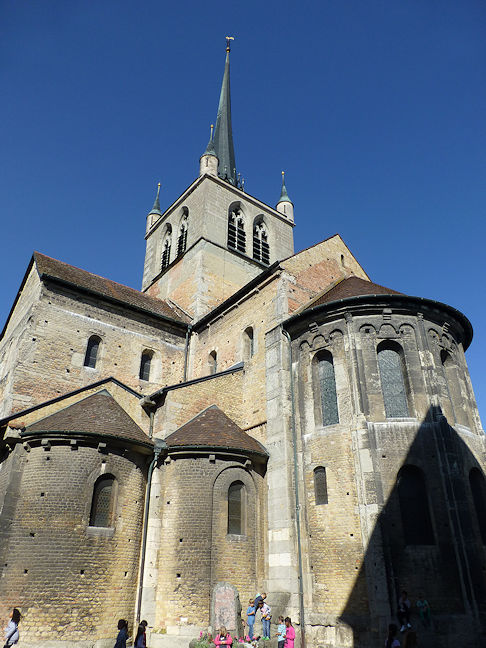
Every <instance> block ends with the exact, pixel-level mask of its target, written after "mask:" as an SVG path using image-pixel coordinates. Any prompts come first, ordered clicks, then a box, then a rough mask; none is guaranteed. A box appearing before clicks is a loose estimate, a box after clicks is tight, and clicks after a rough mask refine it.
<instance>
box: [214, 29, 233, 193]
mask: <svg viewBox="0 0 486 648" xmlns="http://www.w3.org/2000/svg"><path fill="white" fill-rule="evenodd" d="M231 40H234V39H233V38H232V37H231V36H227V37H226V62H225V64H224V74H223V83H222V84H221V94H220V96H219V106H218V116H217V118H216V128H215V130H214V149H215V151H216V155H217V157H218V160H219V166H218V176H219V177H220V178H222V179H223V180H227V181H228V182H231V184H233V185H235V186H236V185H237V174H236V162H235V148H234V144H233V129H232V126H231V91H230V63H229V54H230V41H231Z"/></svg>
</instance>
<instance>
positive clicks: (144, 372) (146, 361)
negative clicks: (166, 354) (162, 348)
mask: <svg viewBox="0 0 486 648" xmlns="http://www.w3.org/2000/svg"><path fill="white" fill-rule="evenodd" d="M152 356H153V353H152V351H144V352H143V353H142V358H141V360H140V373H139V378H140V379H141V380H150V365H151V363H152Z"/></svg>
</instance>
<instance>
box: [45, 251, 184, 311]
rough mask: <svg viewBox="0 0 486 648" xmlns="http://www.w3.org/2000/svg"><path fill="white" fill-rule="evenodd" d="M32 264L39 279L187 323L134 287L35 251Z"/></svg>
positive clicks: (160, 302) (170, 309) (164, 304)
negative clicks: (46, 279)
mask: <svg viewBox="0 0 486 648" xmlns="http://www.w3.org/2000/svg"><path fill="white" fill-rule="evenodd" d="M34 261H35V264H36V266H37V270H38V272H39V275H40V276H41V278H43V277H46V278H51V279H55V280H56V279H57V280H59V281H62V282H63V283H67V284H71V285H73V286H75V287H77V288H81V289H83V290H86V291H89V292H91V293H95V294H97V295H99V296H101V297H105V298H107V299H110V300H114V301H117V302H121V303H123V304H125V305H127V306H131V307H132V308H136V309H141V310H143V311H146V312H149V313H152V314H153V315H158V316H163V317H167V318H169V319H172V320H176V321H179V322H187V321H188V318H186V317H185V316H184V315H183V314H181V313H179V312H177V311H176V310H175V309H174V308H172V307H171V306H169V304H167V302H165V301H163V300H161V299H158V298H156V297H150V296H149V295H146V294H145V293H143V292H140V291H139V290H135V288H130V287H129V286H124V285H123V284H120V283H117V282H116V281H112V280H111V279H105V278H104V277H100V276H99V275H95V274H92V273H91V272H87V271H86V270H81V268H76V267H75V266H72V265H69V264H68V263H64V262H63V261H58V260H57V259H52V258H51V257H48V256H46V255H44V254H41V253H40V252H34Z"/></svg>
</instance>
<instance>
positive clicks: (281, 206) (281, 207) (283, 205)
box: [276, 171, 294, 222]
mask: <svg viewBox="0 0 486 648" xmlns="http://www.w3.org/2000/svg"><path fill="white" fill-rule="evenodd" d="M276 210H277V211H278V212H280V213H281V214H283V215H284V216H286V217H287V218H288V219H289V220H291V221H292V222H293V221H294V203H293V202H292V201H291V200H290V198H289V194H288V193H287V187H286V186H285V171H282V191H281V192H280V199H279V201H278V203H277V206H276Z"/></svg>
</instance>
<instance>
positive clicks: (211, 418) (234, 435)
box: [165, 405, 268, 455]
mask: <svg viewBox="0 0 486 648" xmlns="http://www.w3.org/2000/svg"><path fill="white" fill-rule="evenodd" d="M165 441H166V443H167V445H168V446H169V448H171V447H181V446H188V447H210V448H225V449H228V450H229V449H231V450H244V451H247V452H251V453H257V454H261V455H267V454H268V453H267V451H266V450H265V448H264V447H263V445H262V444H261V443H259V442H258V441H257V440H256V439H254V438H253V437H251V436H250V435H249V434H247V433H246V432H245V431H244V430H242V429H241V428H240V427H239V426H238V425H236V423H235V422H234V421H232V420H231V419H230V418H229V417H228V416H226V414H225V413H224V412H222V411H221V410H220V409H219V407H218V406H217V405H211V406H210V407H208V408H207V409H205V410H203V411H202V412H200V413H199V414H198V415H197V416H195V417H194V418H193V419H191V420H190V421H188V422H187V423H185V425H183V426H182V427H180V428H179V429H178V430H176V431H175V432H173V433H172V434H170V435H169V436H168V437H167V438H166V439H165Z"/></svg>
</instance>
